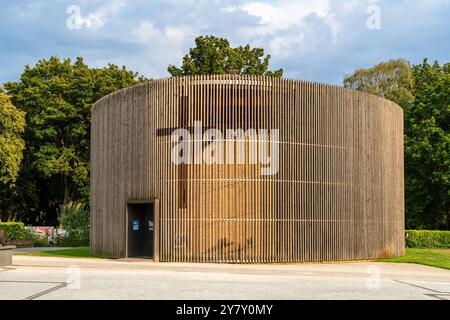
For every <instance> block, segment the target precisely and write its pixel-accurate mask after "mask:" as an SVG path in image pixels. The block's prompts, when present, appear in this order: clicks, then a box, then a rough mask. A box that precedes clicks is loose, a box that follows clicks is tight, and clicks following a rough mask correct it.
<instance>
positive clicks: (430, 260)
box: [23, 247, 450, 270]
mask: <svg viewBox="0 0 450 320" xmlns="http://www.w3.org/2000/svg"><path fill="white" fill-rule="evenodd" d="M23 255H27V256H43V257H62V258H107V257H98V256H93V255H92V254H91V249H90V248H89V247H80V248H70V249H64V250H58V251H42V252H29V253H23ZM378 261H381V262H397V263H416V264H423V265H427V266H432V267H438V268H444V269H449V270H450V249H410V248H409V249H406V255H404V256H403V257H398V258H390V259H380V260H378Z"/></svg>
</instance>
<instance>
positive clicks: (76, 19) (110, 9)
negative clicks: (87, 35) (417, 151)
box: [66, 0, 126, 30]
mask: <svg viewBox="0 0 450 320" xmlns="http://www.w3.org/2000/svg"><path fill="white" fill-rule="evenodd" d="M125 5H126V2H125V0H114V1H111V2H108V3H107V4H105V5H103V6H101V7H100V8H98V9H97V10H95V11H93V12H90V13H88V14H86V15H84V14H83V12H82V8H80V7H79V6H78V5H70V6H69V7H67V10H66V12H67V13H68V14H70V16H69V17H68V19H67V27H68V28H69V29H81V28H83V27H86V28H88V29H92V30H96V29H100V28H102V27H103V26H104V25H105V23H106V21H107V19H108V18H109V17H110V16H112V15H114V14H116V13H117V12H118V11H119V10H120V9H121V8H122V7H124V6H125Z"/></svg>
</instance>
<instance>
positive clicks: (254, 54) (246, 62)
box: [167, 36, 283, 77]
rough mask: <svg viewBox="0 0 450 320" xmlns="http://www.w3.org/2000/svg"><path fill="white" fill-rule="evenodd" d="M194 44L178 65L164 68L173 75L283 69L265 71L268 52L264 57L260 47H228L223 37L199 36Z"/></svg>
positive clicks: (257, 72) (270, 73)
mask: <svg viewBox="0 0 450 320" xmlns="http://www.w3.org/2000/svg"><path fill="white" fill-rule="evenodd" d="M195 44H196V47H195V48H192V49H190V50H189V54H187V55H186V56H184V58H183V64H182V66H181V68H177V67H175V66H174V65H170V66H169V67H168V69H167V70H168V71H169V73H170V74H171V75H172V76H173V77H176V76H187V75H204V74H228V73H233V72H234V73H237V74H244V75H266V76H274V77H281V76H282V75H283V70H282V69H279V70H276V71H269V70H268V68H269V60H270V55H267V56H265V57H264V49H262V48H250V46H249V45H246V46H245V47H243V46H240V47H237V48H232V47H230V43H229V42H228V40H226V39H222V38H216V37H214V36H200V37H197V38H196V39H195Z"/></svg>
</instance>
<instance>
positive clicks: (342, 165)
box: [91, 75, 404, 263]
mask: <svg viewBox="0 0 450 320" xmlns="http://www.w3.org/2000/svg"><path fill="white" fill-rule="evenodd" d="M194 121H202V124H203V126H205V127H207V128H218V129H220V130H222V131H225V129H229V128H231V129H237V128H242V129H245V130H247V129H249V128H254V129H279V141H278V142H276V143H277V144H278V148H279V172H278V174H276V175H273V176H261V174H260V170H261V167H262V165H260V164H259V165H258V164H256V165H255V164H251V163H250V162H249V159H248V158H246V160H247V161H246V163H245V164H234V165H227V164H214V165H207V164H192V165H175V164H173V163H172V162H171V150H172V148H173V147H174V146H175V144H176V142H172V140H171V132H172V131H173V130H174V129H176V128H192V127H194ZM91 135H92V137H91V139H92V140H91V141H92V144H91V212H92V214H91V226H92V228H91V247H92V250H93V253H94V254H103V255H109V256H111V257H115V258H121V257H126V255H127V244H126V243H127V242H126V241H127V240H126V239H127V225H126V220H127V212H126V211H127V203H129V202H132V201H136V200H155V199H156V200H157V204H158V205H157V207H158V210H157V211H158V212H157V214H158V217H159V220H158V225H157V226H156V227H157V229H158V239H157V240H158V241H157V245H158V249H159V250H158V251H159V259H160V261H192V262H230V263H235V262H238V263H274V262H304V261H336V260H355V259H371V258H379V257H387V256H399V255H402V254H403V253H404V233H403V231H404V194H403V192H404V191H403V111H402V109H401V108H400V107H398V106H397V105H396V104H394V103H393V102H390V101H388V100H385V99H383V98H380V97H376V96H373V95H368V94H365V93H361V92H356V91H352V90H348V89H344V88H341V87H336V86H329V85H322V84H317V83H311V82H305V81H297V80H288V79H279V78H270V77H262V76H236V75H221V76H195V77H181V78H171V79H163V80H154V81H148V82H145V83H143V84H139V85H136V86H133V87H130V88H126V89H123V90H120V91H118V92H115V93H113V94H110V95H108V96H106V97H104V98H102V99H101V100H99V101H98V102H97V103H96V104H95V105H94V106H93V108H92V132H91ZM258 138H259V139H261V136H258ZM194 143H200V144H202V145H205V144H206V142H202V141H196V142H194ZM255 143H256V142H255V141H254V140H253V141H252V139H247V140H246V142H245V150H246V151H247V150H250V148H252V147H254V144H255Z"/></svg>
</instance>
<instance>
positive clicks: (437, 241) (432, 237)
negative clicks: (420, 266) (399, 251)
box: [406, 230, 450, 248]
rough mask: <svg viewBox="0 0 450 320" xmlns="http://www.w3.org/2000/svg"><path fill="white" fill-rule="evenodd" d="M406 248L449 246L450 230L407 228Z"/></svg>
mask: <svg viewBox="0 0 450 320" xmlns="http://www.w3.org/2000/svg"><path fill="white" fill-rule="evenodd" d="M406 247H408V248H450V231H429V230H408V231H406Z"/></svg>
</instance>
